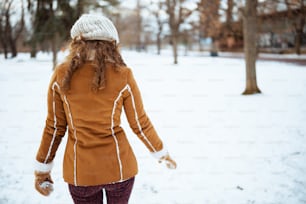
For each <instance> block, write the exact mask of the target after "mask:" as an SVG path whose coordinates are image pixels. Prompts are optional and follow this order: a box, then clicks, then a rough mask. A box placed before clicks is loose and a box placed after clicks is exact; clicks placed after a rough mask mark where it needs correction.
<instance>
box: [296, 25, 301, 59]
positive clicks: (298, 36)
mask: <svg viewBox="0 0 306 204" xmlns="http://www.w3.org/2000/svg"><path fill="white" fill-rule="evenodd" d="M302 39H303V31H302V30H297V31H296V36H295V53H296V54H297V55H300V54H301V44H302Z"/></svg>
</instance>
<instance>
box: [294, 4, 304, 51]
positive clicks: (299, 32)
mask: <svg viewBox="0 0 306 204" xmlns="http://www.w3.org/2000/svg"><path fill="white" fill-rule="evenodd" d="M305 15H306V12H305V7H304V1H303V0H302V1H301V4H300V13H299V17H298V19H297V25H296V29H295V30H296V36H295V51H296V54H298V55H300V54H301V46H302V43H303V35H304V26H305Z"/></svg>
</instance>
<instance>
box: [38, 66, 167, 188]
mask: <svg viewBox="0 0 306 204" xmlns="http://www.w3.org/2000/svg"><path fill="white" fill-rule="evenodd" d="M67 68H68V64H67V63H64V64H61V65H59V66H58V67H57V68H56V70H55V72H54V74H53V76H52V78H51V82H50V85H49V90H48V115H47V120H46V126H45V129H44V132H43V135H42V139H41V144H40V147H39V150H38V153H37V156H36V160H37V161H38V163H39V165H41V166H43V167H44V165H45V166H46V168H45V169H49V167H48V165H50V164H52V161H53V159H54V157H55V154H56V151H57V148H58V146H59V144H60V142H61V139H62V137H63V136H64V135H65V132H66V128H67V127H68V141H67V144H66V149H65V155H64V161H63V177H64V180H65V181H66V182H67V183H70V184H73V185H76V186H90V185H100V184H109V183H114V182H120V181H124V180H126V179H129V178H131V177H133V176H135V175H136V174H137V171H138V168H137V162H136V158H135V155H134V153H133V150H132V148H131V146H130V144H129V142H128V140H127V137H126V135H125V132H124V130H123V129H122V127H121V126H120V115H121V111H122V108H124V111H125V113H126V116H127V119H128V122H129V124H130V127H131V128H132V130H133V132H134V133H135V134H137V136H138V137H139V138H140V139H141V141H142V142H143V143H144V144H145V145H146V147H147V148H148V149H149V151H150V152H152V154H153V156H156V157H157V158H158V157H161V156H163V155H165V154H166V150H165V149H164V148H163V143H162V141H161V139H160V138H159V137H158V135H157V133H156V131H155V129H154V127H153V126H152V124H151V122H150V120H149V118H148V117H147V115H146V113H145V110H144V107H143V104H142V99H141V95H140V91H139V89H138V87H137V84H136V81H135V79H134V77H133V74H132V71H131V69H129V68H127V67H122V68H120V69H119V71H115V70H114V68H112V67H111V66H107V67H106V69H105V79H106V82H105V88H104V89H102V90H99V91H98V92H93V91H92V90H91V87H92V80H93V76H94V68H93V66H92V65H91V64H90V63H86V64H85V65H83V66H82V67H80V68H79V69H78V70H77V71H76V72H75V73H74V74H73V76H72V80H71V89H70V90H69V91H68V92H67V93H63V91H61V88H60V87H61V82H62V79H63V76H64V73H65V71H66V69H67Z"/></svg>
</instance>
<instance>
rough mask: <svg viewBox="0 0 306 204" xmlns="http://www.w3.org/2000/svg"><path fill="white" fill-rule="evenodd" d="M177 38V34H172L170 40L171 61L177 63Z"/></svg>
mask: <svg viewBox="0 0 306 204" xmlns="http://www.w3.org/2000/svg"><path fill="white" fill-rule="evenodd" d="M177 38H178V37H177V34H174V35H172V38H171V40H172V50H173V59H174V61H173V63H174V64H177V63H178V61H177Z"/></svg>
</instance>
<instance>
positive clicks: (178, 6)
mask: <svg viewBox="0 0 306 204" xmlns="http://www.w3.org/2000/svg"><path fill="white" fill-rule="evenodd" d="M122 2H123V1H120V0H75V1H70V0H2V1H0V45H1V46H0V52H2V53H4V57H5V58H9V57H16V56H17V53H18V48H19V47H22V46H23V47H27V49H28V50H30V55H31V57H33V58H34V57H36V53H37V52H38V51H51V52H52V53H53V64H54V66H55V65H56V63H57V52H58V51H59V50H60V49H61V48H62V47H63V46H64V45H65V42H67V41H68V39H69V30H70V28H71V26H72V24H73V23H74V22H75V20H76V19H77V18H78V17H79V16H80V15H81V14H83V13H87V12H98V13H103V14H104V15H106V16H108V17H109V18H111V19H112V20H113V22H114V23H115V25H116V27H117V29H118V31H119V34H120V38H121V45H122V46H125V47H129V48H131V49H136V50H137V51H142V50H146V49H147V47H148V46H149V45H154V44H156V47H157V54H161V50H162V46H164V45H169V46H171V47H172V51H173V62H174V64H177V63H178V53H179V50H180V49H179V47H181V46H182V45H183V46H184V47H185V54H187V51H188V49H189V48H191V47H193V46H195V45H197V49H198V50H205V49H208V50H209V51H210V53H211V56H217V55H218V52H219V51H220V50H224V49H225V50H228V51H233V50H235V49H237V48H238V50H239V49H240V51H244V52H245V58H246V67H247V72H246V73H247V78H248V80H247V84H248V85H247V89H246V91H245V92H244V93H245V94H249V93H259V92H260V90H259V88H258V87H257V85H256V72H255V62H256V58H257V54H258V52H259V51H260V49H259V48H260V45H261V43H259V42H260V40H261V38H262V36H264V37H266V38H268V40H266V41H265V43H266V44H270V46H271V45H272V44H273V43H272V41H273V40H275V36H276V34H277V32H283V31H284V30H285V31H286V32H289V35H290V36H289V37H288V36H287V37H288V38H289V40H291V44H293V46H294V48H295V53H297V54H301V53H302V49H301V48H302V45H303V44H306V42H305V41H306V36H305V31H306V28H305V27H306V26H305V21H306V5H305V0H265V1H260V2H258V0H226V1H223V2H222V3H221V0H197V1H189V0H155V1H153V0H152V1H151V2H150V3H144V1H140V0H135V8H134V9H132V8H123V7H121V3H122ZM280 18H281V20H280ZM26 22H27V23H26ZM282 29H283V30H282ZM275 33H276V34H275ZM267 36H268V37H267ZM292 39H293V40H292ZM276 40H277V41H280V42H281V43H283V44H284V45H285V43H287V44H288V42H286V41H288V39H281V37H279V36H277V38H276ZM270 41H271V43H270ZM208 43H210V46H208V47H207V44H208ZM285 47H286V46H285ZM9 53H11V55H10V56H9ZM250 70H251V71H250Z"/></svg>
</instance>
